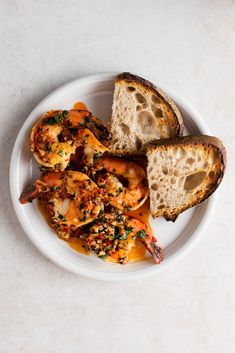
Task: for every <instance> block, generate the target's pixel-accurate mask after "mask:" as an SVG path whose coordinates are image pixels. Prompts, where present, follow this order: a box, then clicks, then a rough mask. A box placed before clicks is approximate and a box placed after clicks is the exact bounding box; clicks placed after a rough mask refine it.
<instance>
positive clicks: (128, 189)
mask: <svg viewBox="0 0 235 353" xmlns="http://www.w3.org/2000/svg"><path fill="white" fill-rule="evenodd" d="M93 170H94V173H95V174H96V177H95V179H96V182H97V185H98V186H99V187H100V188H102V189H103V191H104V195H103V201H104V203H105V204H106V205H108V204H110V205H112V206H114V207H116V208H118V209H120V210H127V211H131V210H136V209H137V208H139V207H140V206H141V205H142V204H143V203H144V202H145V200H146V199H147V197H148V194H149V192H148V184H147V178H146V173H145V171H144V169H143V168H141V167H140V166H139V165H137V164H135V163H133V162H130V161H127V160H125V159H122V158H118V157H110V156H104V157H101V158H100V159H99V160H98V161H97V162H96V163H95V164H94V166H93ZM106 190H107V191H106ZM105 191H106V192H105Z"/></svg>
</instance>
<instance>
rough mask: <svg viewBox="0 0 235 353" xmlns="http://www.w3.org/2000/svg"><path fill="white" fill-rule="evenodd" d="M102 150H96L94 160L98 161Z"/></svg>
mask: <svg viewBox="0 0 235 353" xmlns="http://www.w3.org/2000/svg"><path fill="white" fill-rule="evenodd" d="M102 154H103V153H102V152H96V153H94V156H93V162H96V161H97V159H98V158H100V157H101V156H102Z"/></svg>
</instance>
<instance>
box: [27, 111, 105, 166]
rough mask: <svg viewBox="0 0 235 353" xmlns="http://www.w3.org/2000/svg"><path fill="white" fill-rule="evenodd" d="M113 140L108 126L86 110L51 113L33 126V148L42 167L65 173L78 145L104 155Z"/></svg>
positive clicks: (31, 145) (31, 146)
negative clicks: (109, 142)
mask: <svg viewBox="0 0 235 353" xmlns="http://www.w3.org/2000/svg"><path fill="white" fill-rule="evenodd" d="M91 132H92V133H93V134H94V135H93V134H92V133H91ZM87 136H88V138H87ZM92 137H93V138H92ZM110 137H111V136H110V133H109V131H108V129H107V127H106V125H105V124H104V123H103V122H101V121H100V120H99V119H98V118H96V117H95V116H93V114H92V113H90V112H88V111H86V110H51V111H49V112H47V113H46V114H45V115H44V116H43V117H42V118H41V119H40V120H39V121H38V122H37V123H36V124H35V125H34V127H33V129H32V133H31V142H30V148H31V151H32V152H33V153H34V156H35V158H36V160H37V161H38V162H39V163H40V164H42V165H43V166H45V167H51V168H55V169H58V170H64V169H65V168H66V167H67V166H68V164H69V161H70V157H71V155H72V154H74V153H75V151H76V148H77V147H78V146H80V145H83V146H84V147H86V145H87V144H88V145H89V146H88V149H90V150H92V148H93V154H95V153H97V152H99V154H100V155H102V153H103V152H104V151H106V150H107V148H106V147H105V146H104V145H103V144H106V143H107V141H108V140H109V139H110ZM97 139H99V140H100V141H102V143H103V144H102V143H100V142H99V141H98V140H97ZM88 140H92V142H90V143H89V141H88ZM93 146H94V147H93ZM90 154H91V153H90ZM90 162H91V159H90Z"/></svg>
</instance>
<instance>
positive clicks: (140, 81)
mask: <svg viewBox="0 0 235 353" xmlns="http://www.w3.org/2000/svg"><path fill="white" fill-rule="evenodd" d="M122 82H125V83H128V84H132V85H133V86H135V87H137V88H139V89H141V88H142V87H144V88H145V89H146V91H148V92H150V93H153V94H155V95H156V96H157V97H159V98H160V99H163V100H164V101H165V103H166V105H167V106H168V107H169V109H170V110H171V111H172V112H173V114H174V117H175V119H176V134H177V136H182V135H183V132H184V123H183V118H182V116H181V113H180V111H179V109H178V108H177V106H176V104H175V102H174V101H173V99H171V98H170V97H169V96H168V95H167V94H166V93H165V92H164V91H163V90H162V89H161V88H159V87H156V86H155V85H154V84H153V83H152V82H150V81H148V80H145V79H144V78H143V77H140V76H137V75H133V74H131V73H130V72H123V73H122V74H120V75H118V76H117V78H116V81H115V84H117V83H122Z"/></svg>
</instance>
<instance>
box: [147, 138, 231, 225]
mask: <svg viewBox="0 0 235 353" xmlns="http://www.w3.org/2000/svg"><path fill="white" fill-rule="evenodd" d="M147 159H148V166H147V176H148V183H149V188H150V209H151V214H152V216H153V217H159V216H164V217H165V219H166V220H171V221H174V220H175V219H176V218H177V216H178V215H179V214H180V213H181V212H183V211H185V210H187V209H188V208H190V207H192V206H195V205H197V204H199V203H201V202H203V201H205V200H206V199H207V198H208V197H209V196H210V195H211V194H212V193H213V192H214V191H215V189H216V188H217V187H218V186H219V184H220V182H221V180H222V178H223V175H224V170H225V165H226V152H225V148H224V146H223V144H222V142H221V141H220V140H219V139H217V138H216V137H211V136H184V137H176V138H172V139H165V140H161V141H155V142H154V143H152V144H150V145H149V146H148V148H147Z"/></svg>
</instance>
